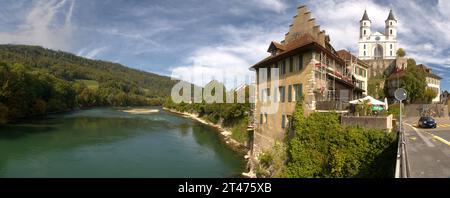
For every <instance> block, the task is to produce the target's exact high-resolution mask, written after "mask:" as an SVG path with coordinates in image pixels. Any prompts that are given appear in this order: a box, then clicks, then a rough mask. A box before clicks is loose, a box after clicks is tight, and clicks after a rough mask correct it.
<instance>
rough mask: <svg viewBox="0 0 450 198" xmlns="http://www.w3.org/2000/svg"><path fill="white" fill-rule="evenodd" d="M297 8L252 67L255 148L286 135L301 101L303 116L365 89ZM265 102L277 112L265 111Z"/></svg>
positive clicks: (267, 146)
mask: <svg viewBox="0 0 450 198" xmlns="http://www.w3.org/2000/svg"><path fill="white" fill-rule="evenodd" d="M297 12H298V14H297V15H296V16H294V19H293V23H292V25H290V26H289V32H288V33H287V34H286V35H285V39H284V40H283V41H281V42H275V41H273V42H271V43H270V45H269V48H268V52H269V53H270V56H269V57H267V58H265V59H263V60H261V61H260V62H258V63H256V64H255V65H253V66H252V67H251V69H253V70H255V71H256V76H257V78H256V79H257V82H256V85H257V88H256V98H257V99H256V104H255V111H254V112H255V114H254V115H255V118H256V119H254V120H255V123H254V124H253V126H254V151H255V152H258V151H261V150H265V149H270V148H272V146H273V145H274V143H275V142H276V141H283V139H284V138H285V136H286V135H287V134H289V132H290V127H291V125H290V123H291V118H292V114H293V113H294V110H295V106H296V103H297V102H298V101H302V102H303V107H304V112H305V113H306V114H309V113H311V112H313V111H317V110H321V109H325V110H326V109H327V108H330V107H331V108H330V109H329V110H337V111H339V110H340V109H342V108H341V107H342V106H340V105H341V104H342V103H343V102H345V101H349V100H351V99H353V98H354V96H355V95H361V94H362V93H363V92H364V89H361V88H359V87H358V86H355V84H354V81H353V78H352V70H351V69H349V68H347V67H346V63H345V61H344V60H342V59H341V58H340V57H339V56H338V54H337V53H336V51H335V49H334V48H333V47H332V46H331V44H330V38H329V36H328V35H326V34H325V31H323V30H321V29H320V26H318V25H316V22H315V19H314V18H312V17H311V12H309V11H308V10H307V8H306V7H305V6H300V7H298V8H297ZM277 71H278V75H277V73H276V72H277ZM274 72H275V73H274ZM265 77H267V78H265ZM277 78H278V79H277ZM269 106H270V107H276V108H275V109H276V111H274V112H272V111H270V110H267V107H269Z"/></svg>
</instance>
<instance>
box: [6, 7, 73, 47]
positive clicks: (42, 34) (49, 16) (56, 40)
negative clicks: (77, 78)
mask: <svg viewBox="0 0 450 198" xmlns="http://www.w3.org/2000/svg"><path fill="white" fill-rule="evenodd" d="M74 4H75V1H74V0H62V1H56V0H52V1H38V2H36V4H35V5H34V6H33V8H32V9H31V10H30V11H29V12H28V15H27V16H26V17H25V19H24V23H23V24H22V25H20V26H18V28H17V29H16V30H15V31H12V32H1V33H0V43H11V44H31V45H42V46H44V47H48V48H53V49H61V50H69V49H70V40H71V39H70V38H71V34H72V30H73V25H72V23H71V17H72V13H73V8H74ZM66 5H69V10H68V11H67V14H66V15H65V16H66V17H65V19H64V22H63V24H62V25H59V26H58V25H56V22H57V19H58V18H57V16H58V14H59V13H60V12H64V11H65V10H64V9H67V6H66Z"/></svg>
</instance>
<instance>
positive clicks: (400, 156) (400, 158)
mask: <svg viewBox="0 0 450 198" xmlns="http://www.w3.org/2000/svg"><path fill="white" fill-rule="evenodd" d="M400 124H402V123H400ZM400 124H399V126H400ZM399 128H400V127H399ZM401 128H403V127H401ZM409 170H410V169H409V163H408V156H407V154H406V141H405V137H404V133H403V130H402V131H399V137H398V149H397V162H396V166H395V178H409Z"/></svg>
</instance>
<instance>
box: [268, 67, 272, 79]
mask: <svg viewBox="0 0 450 198" xmlns="http://www.w3.org/2000/svg"><path fill="white" fill-rule="evenodd" d="M270 70H271V67H269V68H267V81H270V78H271V75H270V72H271V71H270Z"/></svg>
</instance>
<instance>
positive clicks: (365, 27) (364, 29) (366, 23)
mask: <svg viewBox="0 0 450 198" xmlns="http://www.w3.org/2000/svg"><path fill="white" fill-rule="evenodd" d="M359 23H360V27H361V28H360V36H359V38H360V39H362V38H364V37H368V36H370V34H371V31H370V26H371V23H372V21H370V19H369V16H368V15H367V11H366V10H364V15H363V17H362V19H361V21H359Z"/></svg>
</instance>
